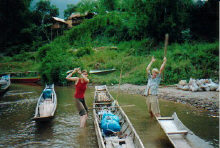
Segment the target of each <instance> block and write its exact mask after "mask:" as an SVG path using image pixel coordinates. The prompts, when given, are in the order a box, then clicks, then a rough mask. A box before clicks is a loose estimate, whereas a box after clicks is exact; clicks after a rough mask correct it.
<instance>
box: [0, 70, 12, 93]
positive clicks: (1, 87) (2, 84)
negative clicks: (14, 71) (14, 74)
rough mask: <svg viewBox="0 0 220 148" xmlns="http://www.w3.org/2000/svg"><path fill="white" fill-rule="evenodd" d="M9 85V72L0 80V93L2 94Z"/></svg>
mask: <svg viewBox="0 0 220 148" xmlns="http://www.w3.org/2000/svg"><path fill="white" fill-rule="evenodd" d="M10 85H11V80H10V74H7V75H3V76H2V77H1V80H0V94H1V95H2V94H4V93H5V92H6V91H7V90H8V89H9V86H10Z"/></svg>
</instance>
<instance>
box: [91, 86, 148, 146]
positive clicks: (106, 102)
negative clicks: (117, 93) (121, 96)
mask: <svg viewBox="0 0 220 148" xmlns="http://www.w3.org/2000/svg"><path fill="white" fill-rule="evenodd" d="M99 88H101V89H103V91H104V92H105V90H106V96H107V97H108V99H106V97H105V95H103V92H102V90H101V89H100V90H99V89H97V87H96V91H95V95H94V103H93V117H94V126H95V131H96V136H97V141H98V146H99V148H116V147H112V145H113V144H115V143H116V145H118V146H119V147H120V146H121V147H129V148H144V145H143V143H142V141H141V140H140V138H139V136H138V134H137V133H136V131H135V129H134V127H133V125H132V124H131V122H130V120H129V119H128V117H127V115H126V114H125V112H124V111H123V110H122V108H121V107H120V106H119V105H118V102H117V101H115V100H114V98H113V97H112V96H111V94H110V93H109V92H108V89H107V87H106V86H105V87H100V86H99ZM101 94H102V98H103V100H101V99H100V96H101ZM110 101H111V102H110ZM103 109H104V110H108V111H111V112H112V113H113V114H115V115H116V116H118V117H119V120H120V122H119V123H120V126H121V130H120V132H117V134H116V132H115V133H113V135H110V136H105V134H103V133H102V129H101V127H100V122H101V118H102V115H100V113H101V112H102V111H104V110H103Z"/></svg>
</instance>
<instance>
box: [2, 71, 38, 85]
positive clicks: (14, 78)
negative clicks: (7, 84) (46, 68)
mask: <svg viewBox="0 0 220 148" xmlns="http://www.w3.org/2000/svg"><path fill="white" fill-rule="evenodd" d="M6 74H10V79H11V82H13V83H14V82H15V83H36V82H38V81H39V80H40V76H39V73H38V72H36V71H27V72H7V73H6ZM0 75H4V74H0Z"/></svg>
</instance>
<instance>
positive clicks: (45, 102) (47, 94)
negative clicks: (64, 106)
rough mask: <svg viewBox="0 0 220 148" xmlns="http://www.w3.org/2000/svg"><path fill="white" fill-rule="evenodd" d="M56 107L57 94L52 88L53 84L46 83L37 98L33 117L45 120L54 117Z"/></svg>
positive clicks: (37, 119)
mask: <svg viewBox="0 0 220 148" xmlns="http://www.w3.org/2000/svg"><path fill="white" fill-rule="evenodd" d="M56 108H57V96H56V93H55V90H54V84H52V85H46V87H45V89H44V90H43V92H42V94H41V95H40V97H39V99H38V102H37V106H36V109H35V115H34V118H33V119H34V120H36V121H47V120H49V119H51V118H53V117H54V114H55V111H56Z"/></svg>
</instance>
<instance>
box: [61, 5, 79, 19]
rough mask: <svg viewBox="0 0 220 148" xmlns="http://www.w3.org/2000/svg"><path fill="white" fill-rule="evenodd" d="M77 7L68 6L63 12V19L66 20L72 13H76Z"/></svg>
mask: <svg viewBox="0 0 220 148" xmlns="http://www.w3.org/2000/svg"><path fill="white" fill-rule="evenodd" d="M76 9H77V6H76V5H74V4H68V5H67V9H66V10H64V18H66V19H67V18H68V17H69V16H70V15H71V14H72V13H74V12H76Z"/></svg>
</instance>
